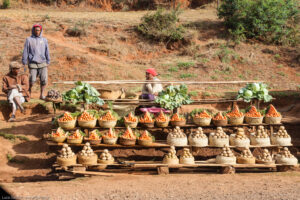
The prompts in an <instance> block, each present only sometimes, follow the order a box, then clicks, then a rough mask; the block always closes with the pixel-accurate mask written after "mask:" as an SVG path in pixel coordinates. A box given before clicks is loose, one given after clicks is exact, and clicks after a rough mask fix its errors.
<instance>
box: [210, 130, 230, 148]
mask: <svg viewBox="0 0 300 200" xmlns="http://www.w3.org/2000/svg"><path fill="white" fill-rule="evenodd" d="M209 145H210V146H213V147H224V146H229V137H228V135H226V133H225V132H224V131H223V129H222V127H217V131H216V133H210V135H209Z"/></svg>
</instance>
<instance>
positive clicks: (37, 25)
mask: <svg viewBox="0 0 300 200" xmlns="http://www.w3.org/2000/svg"><path fill="white" fill-rule="evenodd" d="M35 27H40V29H41V30H42V26H41V25H39V24H35V25H33V28H35Z"/></svg>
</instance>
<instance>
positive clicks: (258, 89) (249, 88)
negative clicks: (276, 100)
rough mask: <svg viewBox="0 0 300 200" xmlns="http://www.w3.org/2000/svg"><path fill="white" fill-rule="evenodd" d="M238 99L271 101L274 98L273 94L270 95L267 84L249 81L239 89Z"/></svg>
mask: <svg viewBox="0 0 300 200" xmlns="http://www.w3.org/2000/svg"><path fill="white" fill-rule="evenodd" d="M237 99H243V100H244V101H245V102H250V101H251V100H252V99H258V100H263V101H264V102H269V101H271V100H272V96H271V95H269V91H268V89H267V84H264V83H249V84H247V85H246V87H244V88H242V89H240V90H239V91H238V95H237Z"/></svg>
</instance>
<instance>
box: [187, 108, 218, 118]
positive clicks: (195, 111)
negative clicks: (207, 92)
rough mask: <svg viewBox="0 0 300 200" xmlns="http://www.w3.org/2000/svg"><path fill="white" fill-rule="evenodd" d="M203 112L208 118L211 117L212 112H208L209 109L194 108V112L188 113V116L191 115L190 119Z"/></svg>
mask: <svg viewBox="0 0 300 200" xmlns="http://www.w3.org/2000/svg"><path fill="white" fill-rule="evenodd" d="M203 111H205V112H206V113H207V114H209V115H210V116H212V115H213V113H212V111H211V110H209V109H206V108H196V109H194V110H193V111H192V112H191V113H190V115H191V116H192V117H194V116H195V115H196V114H200V113H202V112H203Z"/></svg>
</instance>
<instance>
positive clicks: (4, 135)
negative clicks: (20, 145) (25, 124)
mask: <svg viewBox="0 0 300 200" xmlns="http://www.w3.org/2000/svg"><path fill="white" fill-rule="evenodd" d="M0 136H1V137H3V138H5V139H7V140H11V141H15V140H16V139H19V140H24V141H29V139H28V137H26V136H23V135H14V134H9V133H1V132H0Z"/></svg>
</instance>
